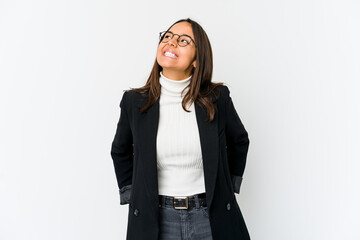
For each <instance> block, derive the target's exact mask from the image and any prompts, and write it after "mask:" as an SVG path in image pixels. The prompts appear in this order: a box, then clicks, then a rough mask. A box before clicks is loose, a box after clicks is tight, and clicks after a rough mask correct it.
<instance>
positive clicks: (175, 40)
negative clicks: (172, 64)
mask: <svg viewBox="0 0 360 240" xmlns="http://www.w3.org/2000/svg"><path fill="white" fill-rule="evenodd" d="M178 38H179V36H176V35H174V36H173V38H172V39H170V40H169V41H168V43H169V44H172V45H173V46H174V47H177V40H178Z"/></svg>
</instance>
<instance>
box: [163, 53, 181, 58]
mask: <svg viewBox="0 0 360 240" xmlns="http://www.w3.org/2000/svg"><path fill="white" fill-rule="evenodd" d="M164 56H165V57H169V58H172V59H177V58H178V57H177V56H176V55H175V54H174V53H170V52H168V51H165V52H164Z"/></svg>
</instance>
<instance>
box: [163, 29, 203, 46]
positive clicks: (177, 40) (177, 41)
mask: <svg viewBox="0 0 360 240" xmlns="http://www.w3.org/2000/svg"><path fill="white" fill-rule="evenodd" d="M166 32H170V33H171V34H172V38H171V39H173V38H174V35H178V36H179V37H178V38H177V39H176V43H177V45H179V47H186V46H188V45H189V44H190V43H188V44H186V45H185V46H180V44H179V39H180V37H182V36H186V37H189V38H190V40H191V41H190V42H193V43H194V45H195V46H196V44H195V41H194V39H192V37H190V36H189V35H187V34H182V35H179V34H176V33H173V32H172V31H168V30H166V31H162V32H160V33H159V39H160V40H161V34H162V33H166ZM164 36H165V35H164ZM171 39H169V40H171ZM162 41H163V40H161V41H160V42H162Z"/></svg>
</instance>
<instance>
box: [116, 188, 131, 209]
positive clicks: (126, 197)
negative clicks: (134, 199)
mask: <svg viewBox="0 0 360 240" xmlns="http://www.w3.org/2000/svg"><path fill="white" fill-rule="evenodd" d="M131 185H132V184H130V185H126V186H123V187H122V188H120V190H119V193H120V205H124V204H128V203H130V197H131Z"/></svg>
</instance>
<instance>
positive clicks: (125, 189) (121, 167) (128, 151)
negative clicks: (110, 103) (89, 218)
mask: <svg viewBox="0 0 360 240" xmlns="http://www.w3.org/2000/svg"><path fill="white" fill-rule="evenodd" d="M127 94H128V92H124V94H123V96H122V99H121V101H120V118H119V121H118V124H117V129H116V133H115V137H114V140H113V142H112V145H111V157H112V160H113V164H114V168H115V175H116V179H117V184H118V187H119V194H120V204H121V205H124V204H128V203H129V202H130V196H131V184H132V171H133V156H134V154H133V138H132V132H131V128H130V124H129V117H128V112H127V109H126V107H127Z"/></svg>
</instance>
